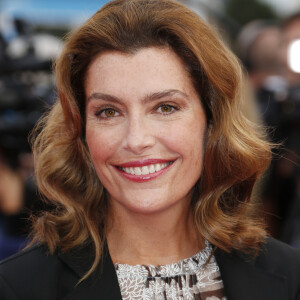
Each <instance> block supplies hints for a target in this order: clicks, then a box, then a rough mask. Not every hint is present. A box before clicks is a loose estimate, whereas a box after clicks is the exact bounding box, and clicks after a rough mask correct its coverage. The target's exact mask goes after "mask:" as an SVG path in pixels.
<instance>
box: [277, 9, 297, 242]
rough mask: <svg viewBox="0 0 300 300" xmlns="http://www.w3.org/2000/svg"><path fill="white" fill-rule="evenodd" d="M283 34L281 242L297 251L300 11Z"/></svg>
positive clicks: (291, 19) (285, 23)
mask: <svg viewBox="0 0 300 300" xmlns="http://www.w3.org/2000/svg"><path fill="white" fill-rule="evenodd" d="M282 33H283V51H282V53H283V55H282V56H281V59H282V65H283V70H284V72H283V76H284V78H285V80H286V82H287V84H288V93H287V97H286V99H285V101H283V103H282V114H283V115H284V116H285V118H284V122H283V125H282V127H283V128H282V131H283V134H284V135H286V137H287V138H286V143H285V146H286V148H287V149H288V152H287V154H286V156H285V157H286V159H281V160H279V161H278V164H279V167H280V170H282V172H281V173H283V174H284V176H283V179H284V180H285V182H287V189H288V188H290V189H291V191H292V198H291V200H292V201H291V205H290V206H289V208H288V210H287V216H286V222H285V223H284V227H283V236H282V238H283V240H284V241H286V242H288V243H290V244H291V245H293V246H296V247H298V248H300V168H299V165H300V11H299V12H297V13H295V14H293V15H291V16H289V17H288V18H286V19H285V20H284V21H283V23H282ZM296 45H298V46H296ZM293 47H296V48H294V49H293ZM283 183H284V181H283ZM282 201H284V197H282Z"/></svg>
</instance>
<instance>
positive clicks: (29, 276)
mask: <svg viewBox="0 0 300 300" xmlns="http://www.w3.org/2000/svg"><path fill="white" fill-rule="evenodd" d="M66 273H69V272H68V270H67V268H65V266H64V264H63V263H62V261H61V260H60V259H59V258H58V257H57V255H55V254H53V255H51V254H50V253H49V251H48V250H47V248H46V247H45V246H42V245H36V246H33V247H30V248H28V249H26V250H23V251H21V252H20V253H18V254H16V255H13V256H11V257H9V258H7V259H5V260H3V261H2V262H0V299H5V300H6V299H57V297H58V293H60V291H59V290H58V279H59V278H61V277H62V276H63V275H65V274H66ZM68 275H69V274H68ZM71 279H72V278H71ZM71 279H70V278H69V280H71ZM76 280H78V279H77V278H74V280H73V281H74V285H75V284H76ZM8 295H9V296H8Z"/></svg>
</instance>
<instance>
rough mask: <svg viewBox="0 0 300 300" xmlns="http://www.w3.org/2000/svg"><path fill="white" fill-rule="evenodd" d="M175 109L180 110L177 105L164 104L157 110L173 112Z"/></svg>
mask: <svg viewBox="0 0 300 300" xmlns="http://www.w3.org/2000/svg"><path fill="white" fill-rule="evenodd" d="M174 110H178V109H177V108H176V107H175V106H173V105H170V104H162V105H160V106H159V107H158V109H157V111H158V112H160V113H162V114H171V113H173V112H174Z"/></svg>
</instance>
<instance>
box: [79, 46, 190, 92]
mask: <svg viewBox="0 0 300 300" xmlns="http://www.w3.org/2000/svg"><path fill="white" fill-rule="evenodd" d="M165 89H179V90H182V91H183V92H186V93H187V92H191V89H193V85H192V81H191V79H190V75H189V73H188V71H187V68H186V67H185V65H184V63H183V62H182V60H181V59H180V57H179V56H178V55H177V54H176V53H175V52H174V51H172V50H171V49H169V48H158V47H150V48H143V49H140V50H139V51H137V52H135V53H134V54H128V53H123V52H118V51H109V52H105V53H102V54H99V55H98V56H97V57H96V58H95V59H94V61H93V62H92V63H91V65H90V66H89V68H88V71H87V76H86V80H85V91H86V97H88V96H89V94H90V93H93V92H102V93H113V94H114V95H115V96H118V97H122V96H124V95H123V94H125V95H126V96H135V95H137V94H145V93H153V92H157V91H161V90H165Z"/></svg>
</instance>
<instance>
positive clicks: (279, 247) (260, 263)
mask: <svg viewBox="0 0 300 300" xmlns="http://www.w3.org/2000/svg"><path fill="white" fill-rule="evenodd" d="M255 265H256V266H257V267H258V268H261V269H265V270H269V271H270V272H274V273H279V274H282V275H285V276H287V277H289V278H293V277H294V278H295V279H296V280H297V281H298V282H299V280H300V279H299V278H300V250H298V249H296V248H293V247H291V246H289V245H287V244H285V243H283V242H280V241H278V240H275V239H273V238H271V237H268V238H267V239H266V241H265V243H264V244H263V245H262V248H261V251H260V253H259V255H258V256H257V258H256V259H255Z"/></svg>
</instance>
